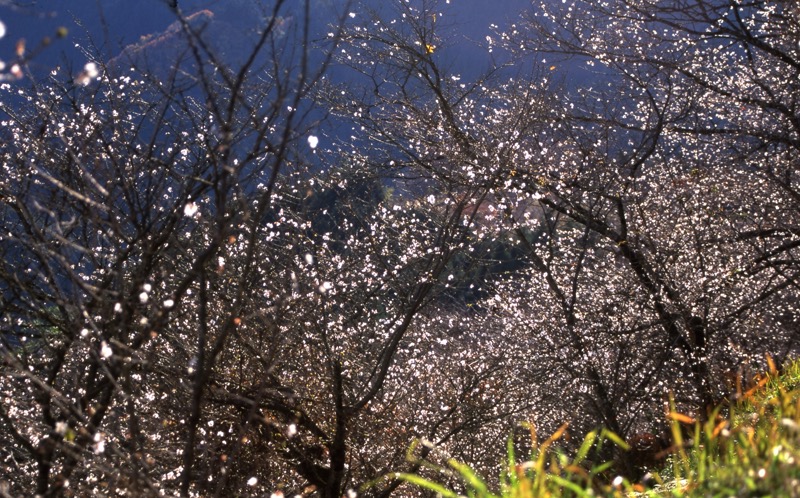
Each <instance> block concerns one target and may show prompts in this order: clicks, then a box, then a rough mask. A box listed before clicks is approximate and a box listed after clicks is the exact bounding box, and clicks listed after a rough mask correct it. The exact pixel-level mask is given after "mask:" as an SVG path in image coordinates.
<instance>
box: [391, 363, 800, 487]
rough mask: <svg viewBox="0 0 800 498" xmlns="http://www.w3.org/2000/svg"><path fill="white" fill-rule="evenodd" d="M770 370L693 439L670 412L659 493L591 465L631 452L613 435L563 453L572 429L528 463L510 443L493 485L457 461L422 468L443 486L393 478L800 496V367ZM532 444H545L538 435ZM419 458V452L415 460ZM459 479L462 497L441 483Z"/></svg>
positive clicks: (606, 466) (539, 448) (599, 435)
mask: <svg viewBox="0 0 800 498" xmlns="http://www.w3.org/2000/svg"><path fill="white" fill-rule="evenodd" d="M769 364H770V373H768V374H765V375H763V376H762V377H760V378H759V379H758V380H757V381H756V383H755V386H753V387H752V388H750V389H749V390H748V391H746V392H742V393H741V396H740V397H739V400H738V401H737V402H736V403H734V404H732V405H731V406H730V409H729V410H728V411H729V415H728V416H727V417H721V416H719V415H717V416H715V417H710V418H711V420H709V421H708V422H706V423H703V424H700V423H694V425H693V426H690V427H692V428H693V430H694V434H693V437H691V438H690V439H689V438H685V437H683V436H682V431H681V424H684V425H685V423H686V422H687V418H688V417H686V416H685V415H682V414H680V413H676V412H675V411H674V410H673V412H672V413H670V418H671V425H672V432H673V440H674V445H673V451H672V453H671V455H670V456H669V457H668V458H667V459H666V460H665V464H664V466H663V467H662V468H661V469H658V470H657V471H656V472H652V480H651V482H652V483H655V485H653V486H652V487H645V486H644V485H642V484H640V483H635V482H629V481H628V480H626V479H623V478H622V477H614V474H613V471H614V468H613V463H612V462H606V463H600V464H598V463H593V462H592V461H591V458H590V457H591V455H594V454H597V450H598V448H602V446H603V445H615V446H617V447H618V448H620V449H627V444H626V443H625V442H624V441H622V440H621V439H620V438H619V437H617V436H616V435H615V434H612V433H610V432H608V431H596V432H590V433H589V434H588V435H587V436H586V437H585V439H584V441H583V444H582V445H581V447H580V449H579V450H578V451H577V452H576V453H575V454H574V455H570V456H567V455H566V454H564V453H562V452H560V451H559V450H557V449H556V446H555V443H556V442H557V441H558V440H559V439H560V438H561V437H562V436H563V434H564V432H565V430H566V426H563V427H561V428H560V429H559V430H558V431H556V433H555V434H553V435H552V436H550V437H549V438H547V439H546V440H545V441H544V442H543V443H540V444H538V445H536V444H535V445H534V448H533V452H532V454H531V455H529V458H527V459H525V460H524V461H519V460H518V459H517V457H516V455H515V454H514V447H513V444H512V443H511V441H509V444H508V449H507V451H508V458H507V461H506V464H505V465H504V468H505V470H504V471H503V473H502V475H501V476H500V478H499V479H498V480H496V481H494V482H491V483H490V482H489V481H487V480H486V479H484V478H483V477H481V476H478V475H476V473H475V472H473V470H472V469H471V468H470V467H469V466H467V465H464V464H462V463H459V462H457V461H454V460H450V461H449V462H448V463H447V465H446V466H444V467H439V466H436V465H434V464H432V463H431V462H429V461H416V463H418V464H420V465H421V468H423V469H426V470H425V471H426V475H427V476H430V475H434V476H441V478H440V479H439V478H438V477H433V478H430V477H423V476H421V475H419V474H394V475H392V476H390V477H392V478H399V479H402V480H405V481H406V482H407V483H409V484H411V485H413V486H418V487H420V488H422V489H427V490H429V491H433V492H434V493H436V494H437V495H439V496H443V497H448V498H457V497H460V496H468V497H471V498H472V497H474V498H538V497H590V496H592V497H594V496H614V497H632V496H637V497H638V496H642V497H662V496H672V497H693V496H709V497H730V496H733V497H744V496H772V497H800V361H798V362H795V363H793V364H791V365H789V366H788V367H787V368H786V369H785V371H784V372H783V373H782V374H780V375H779V374H778V372H777V370H776V369H775V368H774V365H773V364H772V362H771V361H770V362H769ZM685 432H686V431H683V433H685ZM531 440H532V441H534V442H536V441H537V438H536V434H535V433H534V431H533V428H531ZM413 453H414V451H413V448H412V451H410V453H409V454H413ZM431 473H433V474H431ZM454 479H455V480H457V481H458V482H460V483H461V485H460V486H458V487H457V489H459V490H460V491H458V492H457V491H455V490H454V488H449V487H447V486H445V485H443V484H441V483H442V482H453V480H454Z"/></svg>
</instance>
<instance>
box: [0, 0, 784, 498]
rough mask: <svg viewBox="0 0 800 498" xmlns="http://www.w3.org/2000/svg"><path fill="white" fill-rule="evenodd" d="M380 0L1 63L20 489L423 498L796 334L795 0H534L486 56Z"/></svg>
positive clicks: (423, 9) (1, 318)
mask: <svg viewBox="0 0 800 498" xmlns="http://www.w3.org/2000/svg"><path fill="white" fill-rule="evenodd" d="M366 3H368V2H365V5H362V4H359V3H355V2H354V3H349V4H347V5H340V6H336V5H334V3H331V2H319V1H316V2H315V1H310V0H308V1H304V2H286V1H282V0H275V1H256V0H253V5H254V7H253V9H252V12H253V13H254V15H256V14H255V13H260V14H259V15H261V16H262V17H263V18H262V19H261V22H262V28H261V29H259V30H258V32H257V33H255V34H254V37H253V38H252V40H251V43H250V45H249V52H247V53H244V54H242V53H238V54H237V56H238V57H237V59H238V60H240V62H239V63H237V64H235V65H234V64H227V63H226V61H225V59H224V58H223V57H222V56H221V55H220V54H221V53H222V52H223V51H224V49H221V48H219V47H218V46H217V45H215V43H216V42H218V40H217V41H215V40H214V39H213V38H212V37H211V35H210V34H213V33H214V32H215V29H216V28H212V27H208V26H207V24H206V23H210V22H214V21H213V16H212V15H211V13H207V12H205V11H204V13H203V15H194V14H193V13H188V12H187V13H184V12H182V11H181V10H180V9H179V8H178V7H175V8H174V14H175V20H176V22H175V24H173V25H172V26H171V27H170V30H169V33H170V36H171V38H170V42H171V43H172V44H173V45H172V46H171V48H170V50H167V51H162V53H168V54H169V55H170V56H174V57H177V58H179V60H176V61H174V63H173V64H164V62H163V61H152V62H153V66H151V67H154V68H156V69H152V70H149V69H148V63H149V61H148V58H149V57H152V54H148V53H145V52H144V49H141V47H137V50H139V49H141V50H139V51H138V52H136V53H139V54H144V55H142V56H141V57H139V56H137V57H138V58H134V57H132V56H130V54H131V53H133V52H134V50H133V49H131V50H129V51H128V52H123V56H124V55H125V54H126V53H127V54H128V56H129V59H130V60H128V59H126V58H125V57H123V56H120V57H118V58H116V59H115V60H114V61H113V64H104V63H103V61H102V60H96V61H94V62H93V63H92V64H90V65H87V68H86V69H85V70H84V71H83V73H81V74H78V75H75V74H66V73H65V72H63V71H61V70H60V69H58V68H54V70H53V72H52V74H51V76H50V78H49V79H47V80H46V81H15V82H4V83H2V86H0V92H2V96H1V97H0V135H2V143H3V146H2V148H0V164H1V165H2V176H3V180H2V182H0V220H1V221H0V223H2V226H1V227H0V254H1V255H2V258H0V326H1V327H2V346H1V347H0V355H1V356H2V363H1V364H0V372H1V374H0V384H2V385H1V386H0V443H1V445H0V446H1V447H0V481H1V482H0V487H1V489H0V491H2V493H4V495H10V496H17V495H20V496H22V495H30V494H34V493H35V494H39V495H42V496H61V495H65V496H87V495H92V494H99V495H128V496H130V495H134V496H150V495H153V496H157V495H167V496H170V495H176V494H178V495H183V496H247V495H252V496H264V495H267V494H270V493H276V492H278V491H280V492H282V493H285V494H286V495H292V496H293V495H303V496H305V495H313V496H325V497H339V496H343V495H348V494H351V495H352V494H353V493H358V494H359V495H364V496H389V495H398V496H403V495H407V494H408V493H413V491H412V490H410V489H407V488H405V487H404V486H403V485H402V484H401V483H400V482H399V481H397V480H394V479H392V478H391V475H392V474H391V473H392V472H395V471H409V470H411V471H416V470H419V469H418V468H417V464H415V461H416V460H414V459H412V460H409V459H407V455H406V452H407V449H408V448H409V446H410V445H411V444H412V442H414V441H415V440H418V439H423V440H424V441H425V444H422V445H419V446H417V447H416V452H417V455H416V456H418V457H426V458H438V457H440V456H442V455H447V456H452V457H455V458H457V459H459V460H462V461H466V462H468V463H469V464H471V465H473V466H474V467H477V468H478V469H480V470H481V471H482V472H483V473H484V474H487V473H491V472H492V469H494V468H495V467H496V466H498V465H499V464H500V462H501V458H502V455H503V452H504V444H503V442H504V441H505V439H506V438H507V437H508V435H509V434H513V431H514V430H515V428H516V427H518V424H519V423H520V422H522V421H530V422H532V423H533V424H534V425H535V426H536V427H537V428H538V429H539V431H540V433H546V432H548V431H552V430H554V429H555V428H556V427H558V426H560V425H561V424H562V423H564V422H570V423H571V424H572V426H571V427H572V428H571V430H572V431H573V432H575V433H580V432H582V431H584V430H589V429H591V428H594V427H597V426H601V425H602V426H605V427H608V428H610V429H611V430H613V431H615V432H617V433H619V434H621V435H625V436H627V435H632V434H635V433H637V432H642V431H652V432H655V431H657V430H659V424H660V423H661V420H662V416H663V412H662V407H663V403H664V400H665V399H666V396H667V395H668V393H674V395H675V397H676V400H677V402H678V403H679V404H680V406H681V408H682V409H684V410H687V411H689V412H693V413H696V414H697V415H698V416H702V415H703V413H705V410H706V409H707V408H708V407H711V406H714V405H716V404H718V403H720V402H722V401H724V400H725V398H726V397H727V396H729V395H731V392H732V384H731V382H732V379H735V378H736V375H737V374H738V375H745V376H746V375H747V373H746V371H745V370H743V369H742V368H741V367H740V366H741V365H743V364H744V365H753V368H758V361H759V359H760V358H763V356H764V354H770V355H772V356H773V357H775V358H776V359H777V360H778V361H782V360H784V359H785V358H787V357H790V356H792V355H794V354H795V353H796V350H797V344H796V341H797V338H798V337H797V333H798V330H800V327H798V310H797V309H796V306H797V302H799V301H800V296H798V292H799V291H800V288H798V284H799V283H800V281H799V280H798V275H799V272H800V264H798V260H797V259H796V258H797V257H798V247H800V226H799V225H798V221H800V216H798V215H800V211H799V208H800V188H798V184H797V182H798V172H797V168H798V166H800V164H798V161H800V112H798V106H799V103H798V99H800V8H798V7H797V6H796V5H795V4H794V2H789V1H778V0H754V1H751V2H746V3H745V2H739V1H735V0H694V1H688V0H686V1H684V0H610V1H602V2H600V1H594V0H585V1H583V0H567V1H564V2H536V3H535V5H534V6H532V7H531V9H530V11H529V12H526V13H524V15H523V17H521V18H520V19H519V22H517V23H516V24H514V25H512V26H511V27H510V28H509V29H508V30H507V31H504V32H497V33H495V34H493V35H492V36H489V37H487V40H486V42H487V45H488V47H487V49H488V50H489V51H490V52H491V53H492V54H493V55H496V56H497V61H498V63H497V65H496V66H495V67H493V68H491V69H490V70H488V71H486V73H485V74H484V75H483V76H482V77H480V78H477V79H475V80H467V79H466V78H464V77H462V76H461V75H459V74H456V73H453V72H452V71H451V70H450V69H449V68H450V65H449V64H448V60H447V54H448V45H450V44H454V43H461V41H460V40H454V39H452V38H449V37H450V36H452V35H451V31H449V30H448V25H447V19H448V18H447V15H446V14H447V12H448V9H457V8H458V5H457V4H458V2H457V0H453V1H452V2H441V3H436V2H432V1H427V0H426V1H422V0H420V1H400V0H398V1H396V2H392V3H391V7H389V5H388V3H387V4H382V6H381V9H378V10H371V9H370V8H369V5H366ZM449 4H452V5H449ZM323 7H325V8H331V9H332V10H331V11H330V12H332V13H333V14H332V15H329V19H326V21H329V20H331V19H337V18H338V21H336V22H335V24H334V25H332V26H330V27H329V28H328V31H330V32H329V33H328V34H327V37H322V39H320V38H319V37H316V35H315V34H314V32H313V31H314V30H313V29H312V27H313V26H314V23H313V22H312V21H313V20H314V16H315V15H322V11H321V10H320V9H322V8H323ZM315 22H316V21H315ZM153 39H157V38H153ZM148 40H149V39H148ZM237 43H239V44H240V45H241V43H242V42H241V40H238V41H237ZM237 47H238V45H237ZM237 50H238V49H237ZM165 68H168V69H165ZM332 68H335V71H331V69H332ZM737 369H738V370H737ZM576 439H580V438H576ZM618 458H619V459H620V462H621V465H622V467H621V469H623V470H624V469H625V468H626V466H627V467H628V469H630V466H631V465H632V464H633V463H634V462H625V455H621V456H618Z"/></svg>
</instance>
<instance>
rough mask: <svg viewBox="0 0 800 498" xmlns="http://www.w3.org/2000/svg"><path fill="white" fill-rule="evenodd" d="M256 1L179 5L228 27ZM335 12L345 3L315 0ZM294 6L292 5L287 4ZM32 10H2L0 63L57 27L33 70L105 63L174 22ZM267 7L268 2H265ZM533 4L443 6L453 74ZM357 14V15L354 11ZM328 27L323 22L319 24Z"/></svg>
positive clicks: (60, 1)
mask: <svg viewBox="0 0 800 498" xmlns="http://www.w3.org/2000/svg"><path fill="white" fill-rule="evenodd" d="M254 1H257V0H179V4H180V6H181V8H182V10H183V11H184V13H186V14H190V13H192V12H194V11H197V10H199V9H202V8H207V9H209V10H211V11H213V12H215V14H220V15H224V16H225V18H226V20H228V21H230V22H231V23H232V24H234V23H236V22H237V18H241V19H242V20H243V22H244V21H246V20H248V19H251V16H248V15H246V12H245V11H246V10H248V8H247V6H248V5H249V4H250V5H251V4H252V3H253V2H254ZM316 1H318V2H319V3H326V2H327V3H330V4H333V5H334V6H336V5H341V4H343V3H344V1H343V0H316ZM293 2H296V4H299V3H300V2H299V1H298V0H290V1H289V4H291V3H293ZM369 2H374V4H375V5H384V6H385V4H386V3H387V0H369ZM28 3H29V4H30V5H32V7H30V8H26V9H23V10H15V9H10V8H8V7H0V19H2V20H3V22H4V23H5V25H6V29H7V34H6V37H5V38H4V39H2V40H0V58H2V59H3V60H6V61H8V60H10V59H12V58H13V53H14V46H15V44H16V42H17V40H18V39H20V38H24V39H25V40H26V42H27V46H28V47H29V49H33V48H34V47H35V46H36V45H38V43H39V42H40V40H41V39H42V38H43V37H45V36H49V35H52V34H53V33H55V31H56V28H57V27H58V26H65V27H67V28H68V30H69V36H68V38H67V39H66V40H59V41H57V42H56V43H54V44H53V45H51V46H50V47H48V48H47V49H46V50H45V51H43V52H42V53H41V54H39V55H38V56H37V57H36V58H35V59H34V61H32V63H31V66H32V67H33V68H34V69H35V70H36V71H37V72H40V71H44V70H45V69H47V68H52V67H53V66H54V65H60V64H62V63H64V61H65V60H66V61H69V62H71V63H72V65H73V66H74V67H75V68H80V67H81V66H82V65H83V63H85V62H86V58H85V57H84V56H83V55H82V53H81V50H80V49H79V48H78V47H76V44H77V45H81V46H87V45H88V43H89V39H91V40H93V42H94V43H95V44H96V45H97V46H98V47H99V48H100V49H101V50H102V52H103V53H105V54H106V55H107V57H113V56H115V55H118V54H119V52H120V51H121V49H122V47H124V46H125V45H127V44H130V43H134V42H136V41H137V40H138V39H139V38H140V37H141V36H143V35H147V34H152V33H158V32H161V31H163V30H164V29H165V28H166V27H167V26H169V24H170V23H171V22H172V21H174V15H173V14H172V13H171V12H170V10H169V8H168V7H167V6H166V4H165V2H164V0H69V1H64V0H38V1H33V2H28ZM268 3H271V2H268ZM530 5H531V0H492V1H488V0H450V2H449V5H448V4H445V1H444V0H442V1H441V7H442V10H443V12H444V13H445V16H444V17H445V18H446V19H443V20H442V21H443V22H447V24H448V25H449V26H451V29H452V30H453V34H452V39H451V40H448V41H449V42H450V43H451V48H450V50H449V54H450V56H452V57H453V65H454V69H456V70H458V71H459V72H463V73H465V74H466V75H469V73H472V72H476V73H477V72H480V71H481V70H482V69H483V68H485V66H486V64H488V58H487V55H486V54H485V52H484V51H483V50H482V49H479V48H477V47H476V46H475V44H476V43H484V40H485V37H486V35H487V34H489V32H490V29H489V25H490V24H497V25H499V26H504V25H506V24H507V23H508V22H514V21H515V20H516V19H518V17H519V13H520V12H521V11H523V10H524V9H526V8H531V7H530ZM356 12H357V9H356ZM240 13H241V14H240ZM328 21H330V17H327V18H326V19H324V20H321V22H328Z"/></svg>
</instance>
